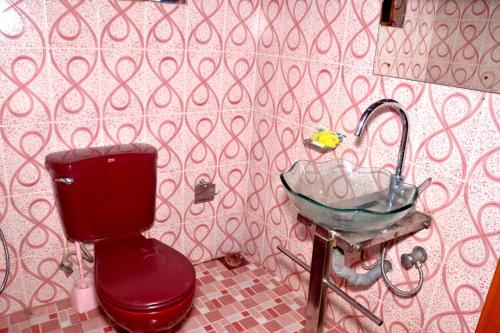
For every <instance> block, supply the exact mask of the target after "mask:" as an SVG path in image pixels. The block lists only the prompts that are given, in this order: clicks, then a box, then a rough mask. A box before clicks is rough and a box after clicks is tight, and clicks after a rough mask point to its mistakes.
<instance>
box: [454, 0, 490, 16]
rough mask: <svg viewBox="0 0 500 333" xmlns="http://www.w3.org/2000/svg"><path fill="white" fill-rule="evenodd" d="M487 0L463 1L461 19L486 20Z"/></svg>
mask: <svg viewBox="0 0 500 333" xmlns="http://www.w3.org/2000/svg"><path fill="white" fill-rule="evenodd" d="M489 2H490V1H488V0H479V1H463V4H462V6H463V7H462V17H461V18H462V20H476V21H480V20H487V19H488V18H489V16H490V10H491V8H490V6H489Z"/></svg>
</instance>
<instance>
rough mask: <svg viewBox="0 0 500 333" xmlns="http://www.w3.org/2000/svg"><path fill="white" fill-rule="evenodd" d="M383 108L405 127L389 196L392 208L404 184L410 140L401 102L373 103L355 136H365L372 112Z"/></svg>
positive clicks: (390, 100)
mask: <svg viewBox="0 0 500 333" xmlns="http://www.w3.org/2000/svg"><path fill="white" fill-rule="evenodd" d="M383 107H387V108H390V109H392V110H394V111H396V112H397V113H398V114H399V117H400V118H401V123H402V125H403V133H402V134H401V143H400V144H399V154H398V162H397V165H396V173H395V174H394V176H393V177H392V179H391V183H390V189H389V195H388V203H389V206H392V205H393V204H394V200H395V192H396V191H397V189H398V187H399V185H400V184H401V183H402V182H403V176H402V170H403V162H404V159H405V150H406V140H407V139H408V118H407V117H406V113H405V111H404V109H403V106H402V105H401V104H399V102H397V101H395V100H393V99H381V100H379V101H377V102H375V103H373V104H372V105H370V106H369V107H368V108H367V109H366V110H365V112H363V114H362V115H361V118H360V119H359V123H358V127H356V131H355V132H354V135H356V136H357V137H360V136H361V135H362V134H363V131H364V129H365V127H366V123H367V121H368V118H369V117H370V115H371V114H372V112H374V111H376V110H378V109H380V108H383Z"/></svg>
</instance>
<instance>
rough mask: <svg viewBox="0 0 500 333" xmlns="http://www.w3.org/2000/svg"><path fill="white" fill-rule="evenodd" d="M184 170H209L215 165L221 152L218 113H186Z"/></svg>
mask: <svg viewBox="0 0 500 333" xmlns="http://www.w3.org/2000/svg"><path fill="white" fill-rule="evenodd" d="M184 119H185V126H186V129H185V130H184V134H183V137H184V145H185V149H186V152H187V153H186V160H185V162H184V169H185V170H193V169H204V170H207V169H211V168H214V167H215V166H216V165H217V162H218V157H219V154H220V152H221V146H220V141H219V138H220V132H221V130H222V128H221V127H222V126H221V125H220V121H221V120H220V113H219V112H204V113H191V112H189V113H187V114H186V115H185V118H184Z"/></svg>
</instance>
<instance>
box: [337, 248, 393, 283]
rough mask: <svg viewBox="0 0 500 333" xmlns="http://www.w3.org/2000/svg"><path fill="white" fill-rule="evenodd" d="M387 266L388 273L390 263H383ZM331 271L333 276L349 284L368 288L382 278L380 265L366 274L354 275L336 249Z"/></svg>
mask: <svg viewBox="0 0 500 333" xmlns="http://www.w3.org/2000/svg"><path fill="white" fill-rule="evenodd" d="M384 264H385V265H387V266H386V267H387V269H386V271H390V270H391V268H392V267H390V262H388V261H385V263H384ZM332 270H333V272H334V273H335V275H337V276H339V277H341V278H344V279H346V280H347V281H348V282H349V283H350V284H353V285H356V286H369V285H371V284H373V283H374V282H375V281H377V280H378V279H379V278H380V277H381V276H382V269H381V265H376V266H375V267H373V268H372V269H370V270H369V271H368V272H366V273H356V272H355V271H354V270H353V269H351V268H350V267H347V266H346V265H345V262H344V255H343V254H342V252H340V250H339V249H338V248H334V249H333V252H332Z"/></svg>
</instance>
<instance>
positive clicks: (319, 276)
mask: <svg viewBox="0 0 500 333" xmlns="http://www.w3.org/2000/svg"><path fill="white" fill-rule="evenodd" d="M332 239H333V237H332V235H331V232H330V231H328V230H327V229H325V228H323V227H322V226H321V225H319V224H317V225H316V232H315V234H314V243H313V255H312V262H311V276H310V279H309V294H308V298H307V307H306V327H305V333H321V332H322V331H323V318H324V313H325V306H326V299H327V295H328V287H327V286H326V285H325V283H323V281H324V279H325V278H326V279H328V275H329V273H330V264H331V262H330V258H331V254H332V245H331V240H332Z"/></svg>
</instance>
